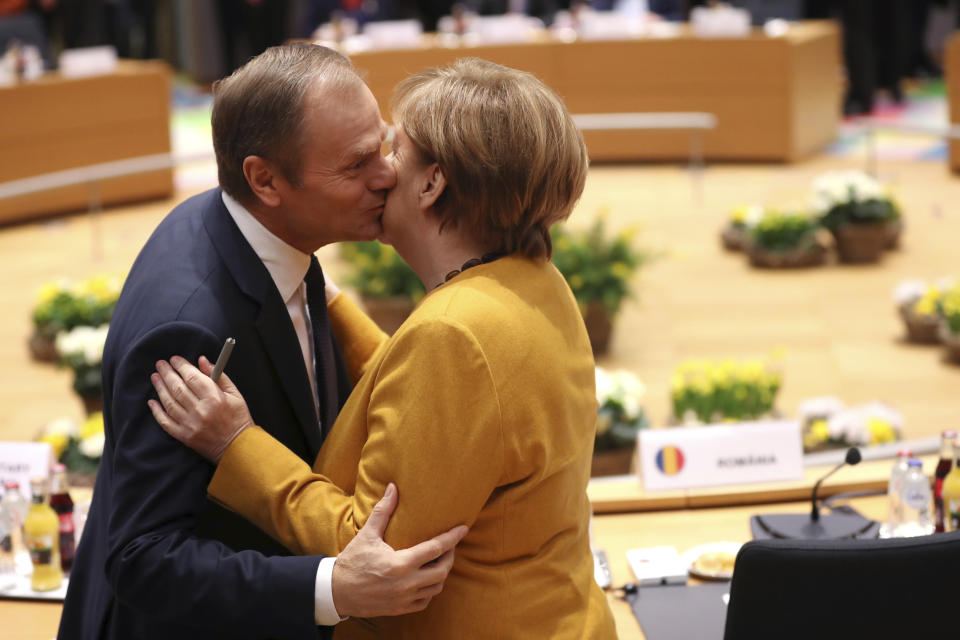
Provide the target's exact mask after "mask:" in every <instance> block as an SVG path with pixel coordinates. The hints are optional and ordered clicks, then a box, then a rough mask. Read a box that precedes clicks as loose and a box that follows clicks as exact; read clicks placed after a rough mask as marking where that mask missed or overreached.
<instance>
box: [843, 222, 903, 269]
mask: <svg viewBox="0 0 960 640" xmlns="http://www.w3.org/2000/svg"><path fill="white" fill-rule="evenodd" d="M832 232H833V237H834V239H835V240H836V241H837V256H838V257H839V258H840V262H845V263H847V264H869V263H871V262H878V261H879V260H880V258H881V256H883V252H884V250H885V249H886V248H887V244H888V242H889V232H888V231H887V225H886V224H884V223H876V224H845V225H843V226H841V227H838V228H836V229H833V230H832Z"/></svg>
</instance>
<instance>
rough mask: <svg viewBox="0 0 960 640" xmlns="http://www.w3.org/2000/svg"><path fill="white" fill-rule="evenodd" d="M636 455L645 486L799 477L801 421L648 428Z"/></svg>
mask: <svg viewBox="0 0 960 640" xmlns="http://www.w3.org/2000/svg"><path fill="white" fill-rule="evenodd" d="M639 455H640V469H641V473H642V477H643V488H644V489H645V490H648V491H657V490H661V489H687V488H691V487H707V486H716V485H730V484H745V483H750V482H770V481H776V480H797V479H800V478H802V477H803V444H802V441H801V437H800V423H799V422H796V421H792V420H786V421H778V422H745V423H739V424H723V425H711V426H705V427H681V428H671V429H646V430H644V431H641V432H640V454H639Z"/></svg>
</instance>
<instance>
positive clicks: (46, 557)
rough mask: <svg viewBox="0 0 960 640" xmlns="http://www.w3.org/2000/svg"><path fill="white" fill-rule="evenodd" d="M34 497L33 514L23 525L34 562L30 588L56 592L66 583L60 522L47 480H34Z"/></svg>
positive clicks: (28, 549)
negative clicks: (48, 493)
mask: <svg viewBox="0 0 960 640" xmlns="http://www.w3.org/2000/svg"><path fill="white" fill-rule="evenodd" d="M30 496H31V500H30V502H31V504H30V511H29V512H28V513H27V519H26V520H25V521H24V523H23V533H24V541H25V542H26V545H27V551H29V552H30V560H31V562H32V563H33V575H32V576H31V578H30V586H31V587H32V588H33V590H34V591H53V590H54V589H57V588H59V587H60V585H61V584H62V583H63V570H62V569H61V568H60V520H59V519H58V518H57V513H56V511H54V510H53V509H52V508H51V507H50V505H49V504H47V480H46V478H34V479H32V480H31V481H30Z"/></svg>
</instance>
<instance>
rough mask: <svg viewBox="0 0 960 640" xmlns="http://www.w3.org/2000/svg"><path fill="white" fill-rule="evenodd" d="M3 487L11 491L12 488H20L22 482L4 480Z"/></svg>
mask: <svg viewBox="0 0 960 640" xmlns="http://www.w3.org/2000/svg"><path fill="white" fill-rule="evenodd" d="M3 488H4V489H5V490H6V491H9V490H10V489H19V488H20V483H19V482H17V481H16V480H4V482H3Z"/></svg>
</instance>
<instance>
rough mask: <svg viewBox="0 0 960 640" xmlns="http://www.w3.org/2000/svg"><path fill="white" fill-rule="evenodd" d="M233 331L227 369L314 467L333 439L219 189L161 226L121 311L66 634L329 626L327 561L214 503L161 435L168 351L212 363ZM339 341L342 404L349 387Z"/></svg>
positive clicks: (187, 455)
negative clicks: (317, 587)
mask: <svg viewBox="0 0 960 640" xmlns="http://www.w3.org/2000/svg"><path fill="white" fill-rule="evenodd" d="M324 312H326V310H325V309H324ZM228 336H232V337H234V338H236V339H237V346H236V348H235V349H234V352H233V356H232V358H231V360H230V362H229V364H228V365H227V369H226V371H227V373H228V375H229V376H230V377H231V379H233V381H234V382H235V383H236V384H237V386H238V388H239V389H240V391H241V392H242V393H243V395H244V397H245V399H246V401H247V403H248V405H249V407H250V411H251V414H252V416H253V419H254V421H255V422H256V423H257V424H259V425H262V426H263V427H264V428H265V429H267V430H268V431H269V432H270V433H271V434H272V435H273V436H274V437H276V438H277V439H278V440H280V442H282V443H283V444H284V445H286V446H287V447H288V448H290V449H291V450H292V451H294V452H295V453H296V454H297V455H298V456H300V457H301V458H302V459H303V460H304V461H306V462H307V463H309V464H312V463H313V461H314V459H315V458H316V455H317V452H318V451H319V449H320V445H321V435H320V431H319V429H318V426H317V418H316V412H315V410H314V405H313V396H312V394H311V391H310V387H309V378H308V377H307V373H306V368H305V366H304V362H303V356H302V352H301V350H300V345H299V342H298V341H297V336H296V333H295V331H294V329H293V324H292V323H291V321H290V316H289V314H288V313H287V310H286V307H285V305H284V302H283V300H281V299H280V294H279V293H278V291H277V288H276V286H275V285H274V283H273V280H272V279H271V277H270V274H269V272H268V271H267V269H266V267H265V266H264V265H263V263H262V262H261V261H260V259H259V258H258V257H257V255H256V254H255V253H254V251H253V249H252V248H251V247H250V245H249V243H247V241H246V240H245V239H244V237H243V235H242V234H241V233H240V231H239V229H238V228H237V226H236V224H235V223H234V222H233V219H232V218H231V217H230V214H229V213H228V212H227V210H226V207H225V206H224V205H223V202H222V200H221V197H220V190H219V189H214V190H212V191H208V192H206V193H203V194H200V195H198V196H196V197H193V198H191V199H189V200H187V201H186V202H184V203H183V204H181V205H180V206H178V207H177V208H176V209H174V210H173V211H172V212H171V213H170V214H169V215H168V216H167V217H166V219H164V221H163V222H162V223H161V224H160V225H159V226H158V227H157V229H156V231H154V233H153V235H152V236H151V237H150V239H149V240H148V241H147V244H146V245H145V246H144V248H143V250H142V251H141V252H140V255H139V257H138V258H137V260H136V262H135V263H134V265H133V267H132V269H131V271H130V274H129V275H128V277H127V280H126V283H125V284H124V288H123V293H122V294H121V296H120V300H119V302H118V304H117V308H116V311H115V312H114V315H113V318H112V320H111V324H110V332H109V335H108V337H107V344H106V347H105V350H104V356H103V383H104V420H105V427H106V445H105V447H104V452H103V458H102V460H101V462H100V469H99V472H98V474H97V483H96V487H95V489H94V494H93V504H92V505H91V508H90V513H89V516H88V520H87V524H86V528H85V530H84V532H83V536H82V538H81V541H80V545H79V548H78V549H77V556H76V560H75V563H74V565H73V572H72V574H71V576H70V587H69V590H68V593H67V598H66V602H65V603H64V609H63V617H62V619H61V623H60V632H59V636H58V638H59V640H73V639H75V638H78V639H81V638H82V639H83V640H92V639H94V638H111V639H113V638H116V639H121V638H122V639H124V640H127V639H130V640H133V639H139V638H163V639H165V640H188V639H191V638H198V639H199V638H203V639H204V640H208V639H209V638H311V639H314V638H318V637H319V638H325V637H328V636H329V633H330V632H329V630H328V629H322V628H321V629H318V628H317V627H316V625H315V623H314V584H315V580H316V572H317V566H318V564H319V562H320V558H319V557H317V556H313V557H291V556H290V555H289V553H288V552H287V551H286V549H284V548H283V547H281V546H280V545H279V544H278V543H277V542H275V541H274V540H272V539H271V538H269V537H268V536H267V535H266V534H264V533H263V532H261V531H260V530H259V529H257V528H255V527H254V526H253V525H251V524H250V523H248V522H247V521H246V520H243V519H242V518H240V517H239V516H237V515H235V514H233V513H230V512H228V511H227V510H225V509H223V508H221V507H220V506H218V505H216V504H214V503H213V502H211V501H210V500H209V499H208V498H207V495H206V487H207V484H208V482H209V480H210V477H211V476H212V474H213V466H212V465H210V464H209V463H208V462H206V461H205V460H203V459H202V458H201V457H200V456H199V455H197V454H195V453H194V452H192V451H191V450H190V449H188V448H186V447H185V446H183V445H181V444H180V443H178V442H177V441H176V440H174V439H173V438H171V437H170V436H168V435H167V434H166V433H164V432H163V430H162V429H161V428H160V426H159V425H158V424H157V423H156V421H155V420H154V419H153V417H152V415H151V414H150V410H149V408H148V407H147V399H148V398H150V397H156V395H155V393H154V391H153V388H152V386H151V385H150V374H151V372H153V371H154V368H155V366H154V365H155V362H156V361H157V360H158V359H161V358H170V357H171V356H173V355H175V354H179V355H182V356H184V357H186V358H187V359H189V360H190V361H191V362H196V360H197V358H198V357H199V356H200V355H201V354H204V355H206V356H207V357H208V358H210V360H211V361H213V360H214V359H216V357H217V355H218V353H219V351H220V348H221V346H222V344H223V341H224V340H225V339H226V338H227V337H228ZM335 351H337V354H336V358H337V366H338V374H339V381H338V382H339V384H338V388H339V389H340V398H339V402H340V405H341V406H342V404H343V401H344V400H345V398H346V395H347V393H348V392H349V389H350V385H349V381H348V378H347V376H346V372H345V369H344V367H343V361H342V357H341V356H340V354H339V349H338V348H336V349H335ZM320 373H321V372H318V375H319V374H320ZM319 395H320V398H321V399H322V398H324V395H325V394H323V393H320V394H319ZM321 415H323V413H322V412H321Z"/></svg>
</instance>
